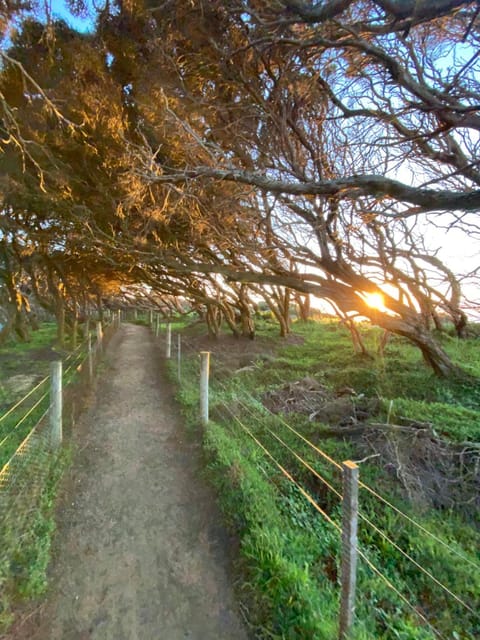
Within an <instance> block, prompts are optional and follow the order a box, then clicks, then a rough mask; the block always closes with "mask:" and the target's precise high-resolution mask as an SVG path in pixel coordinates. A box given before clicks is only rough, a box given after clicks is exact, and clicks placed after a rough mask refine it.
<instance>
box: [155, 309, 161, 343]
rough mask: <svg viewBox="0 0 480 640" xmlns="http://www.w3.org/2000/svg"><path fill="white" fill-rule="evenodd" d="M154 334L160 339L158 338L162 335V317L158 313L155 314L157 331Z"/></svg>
mask: <svg viewBox="0 0 480 640" xmlns="http://www.w3.org/2000/svg"><path fill="white" fill-rule="evenodd" d="M154 334H155V337H156V338H158V336H159V335H160V316H159V314H158V313H156V314H155V330H154Z"/></svg>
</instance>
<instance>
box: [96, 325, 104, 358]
mask: <svg viewBox="0 0 480 640" xmlns="http://www.w3.org/2000/svg"><path fill="white" fill-rule="evenodd" d="M102 343H103V329H102V323H101V322H100V321H98V322H97V351H102V348H103V345H102Z"/></svg>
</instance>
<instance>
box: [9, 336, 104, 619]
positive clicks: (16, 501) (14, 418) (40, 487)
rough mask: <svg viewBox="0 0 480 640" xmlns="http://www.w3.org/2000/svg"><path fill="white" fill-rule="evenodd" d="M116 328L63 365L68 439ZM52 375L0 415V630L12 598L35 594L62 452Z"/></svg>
mask: <svg viewBox="0 0 480 640" xmlns="http://www.w3.org/2000/svg"><path fill="white" fill-rule="evenodd" d="M115 328H116V326H115V325H114V324H112V323H111V324H109V325H106V326H105V331H104V332H103V337H102V340H101V341H99V340H98V339H97V340H95V342H94V344H93V347H92V349H91V351H90V353H89V352H88V345H89V344H91V341H90V340H85V341H84V342H82V344H81V345H79V346H78V347H77V348H76V349H75V350H74V351H73V352H71V353H70V354H68V355H67V356H66V357H65V358H64V361H63V365H64V366H63V374H62V402H63V416H62V427H63V434H64V436H66V439H67V441H68V435H69V434H70V431H71V429H72V427H73V425H74V424H75V422H76V420H77V418H78V415H79V413H80V411H81V408H82V405H83V403H84V398H85V394H86V393H87V392H88V389H89V388H90V387H91V385H92V383H93V382H94V380H93V379H92V377H91V373H92V370H91V369H90V368H89V366H88V362H89V360H91V362H92V364H95V363H98V361H99V359H100V357H101V353H102V351H103V349H104V348H105V347H106V345H107V344H108V342H109V340H110V339H111V337H112V335H113V333H114V331H115ZM51 398H52V385H51V376H45V377H44V378H42V380H40V381H39V382H38V383H37V384H36V385H35V386H34V387H33V388H32V389H30V390H29V391H28V392H27V393H26V394H25V395H24V396H23V397H22V398H21V399H20V400H18V401H17V402H15V403H14V404H13V405H12V406H11V407H10V408H8V409H7V410H6V411H5V412H4V413H3V414H2V415H1V416H0V627H1V624H2V622H4V619H7V611H6V610H7V609H8V606H9V604H8V603H9V601H10V600H11V598H12V596H13V597H17V596H18V595H19V594H26V593H31V592H35V591H36V590H37V589H38V585H37V584H36V583H35V581H36V580H38V579H39V578H38V576H36V575H35V571H36V564H35V563H36V561H35V559H34V556H35V554H36V551H35V549H36V548H37V547H38V545H39V541H41V540H42V537H43V535H44V534H45V527H48V524H47V520H46V513H47V512H48V510H49V509H50V508H51V504H50V501H49V483H51V482H52V478H53V477H54V476H55V474H58V471H59V469H60V468H61V466H62V464H61V460H60V459H61V457H62V455H63V452H64V451H65V450H64V449H63V448H58V447H56V446H55V444H54V442H53V441H52V432H51V416H50V419H49V414H50V413H51Z"/></svg>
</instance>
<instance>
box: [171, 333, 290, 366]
mask: <svg viewBox="0 0 480 640" xmlns="http://www.w3.org/2000/svg"><path fill="white" fill-rule="evenodd" d="M302 343H303V338H302V337H301V336H296V335H288V336H286V337H285V338H283V339H282V340H278V339H275V340H273V339H271V338H267V337H263V336H261V337H256V338H255V339H254V340H250V339H249V338H244V337H239V338H236V337H235V336H233V335H228V334H226V335H221V336H219V337H218V338H212V337H209V336H206V335H201V336H191V335H190V336H189V335H183V336H182V345H184V346H185V348H186V349H188V350H189V351H194V352H196V353H198V352H200V351H210V352H211V354H212V368H213V369H214V371H215V370H216V371H218V370H222V369H225V371H231V370H232V369H233V370H235V369H241V368H243V367H247V366H249V365H252V364H253V363H255V362H257V361H258V360H264V361H265V360H267V361H269V360H272V359H273V358H274V356H275V353H276V352H277V351H278V349H279V348H281V347H283V346H285V345H289V344H302Z"/></svg>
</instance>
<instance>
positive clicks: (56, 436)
mask: <svg viewBox="0 0 480 640" xmlns="http://www.w3.org/2000/svg"><path fill="white" fill-rule="evenodd" d="M49 414H50V416H49V417H50V442H51V444H52V447H53V448H54V449H58V447H60V445H61V444H62V439H63V434H62V361H61V360H57V361H55V362H52V363H51V365H50V411H49Z"/></svg>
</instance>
